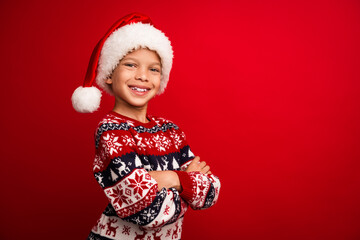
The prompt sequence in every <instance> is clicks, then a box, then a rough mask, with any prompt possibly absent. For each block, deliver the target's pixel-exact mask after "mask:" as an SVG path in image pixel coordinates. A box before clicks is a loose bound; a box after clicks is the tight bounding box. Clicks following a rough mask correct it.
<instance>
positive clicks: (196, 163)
mask: <svg viewBox="0 0 360 240" xmlns="http://www.w3.org/2000/svg"><path fill="white" fill-rule="evenodd" d="M185 172H201V173H203V174H211V172H210V166H209V165H206V162H204V161H202V162H200V157H199V156H196V157H195V158H194V159H193V160H192V162H191V163H190V165H189V166H188V167H187V168H186V170H185Z"/></svg>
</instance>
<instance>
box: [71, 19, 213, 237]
mask: <svg viewBox="0 0 360 240" xmlns="http://www.w3.org/2000/svg"><path fill="white" fill-rule="evenodd" d="M172 58H173V52H172V47H171V44H170V41H169V39H168V38H167V37H166V36H165V35H164V34H163V33H162V32H161V31H159V30H158V29H156V28H155V27H153V26H152V25H151V20H150V19H149V18H148V17H147V16H144V15H142V14H137V13H134V14H129V15H127V16H125V17H124V18H122V19H120V20H119V21H117V22H116V23H115V24H114V25H113V26H112V27H111V28H110V30H109V31H108V32H107V33H106V35H105V36H104V38H102V39H101V40H100V42H99V43H98V44H97V46H96V47H95V49H94V52H93V54H92V56H91V59H90V63H89V68H88V71H87V74H86V77H85V82H84V85H83V86H84V87H79V88H78V89H76V90H75V92H74V94H73V96H72V102H73V106H74V108H75V109H76V110H77V111H79V112H93V111H95V110H96V109H97V108H98V106H99V104H100V97H101V93H100V91H99V90H98V89H97V88H95V87H93V86H92V84H93V82H94V80H95V79H96V82H97V84H98V85H99V86H100V87H102V88H103V89H104V90H105V91H106V92H108V93H109V94H111V95H114V97H115V106H114V108H113V110H112V111H111V112H110V113H108V114H107V115H105V117H104V118H103V119H102V120H101V121H100V123H99V125H98V128H97V129H96V132H95V146H96V154H95V161H94V168H93V170H94V175H95V178H96V180H97V181H98V183H99V184H100V186H101V187H102V188H103V190H104V193H105V195H106V196H107V198H108V200H109V204H108V206H107V207H106V209H105V211H104V212H103V214H102V215H101V217H100V218H99V220H98V221H97V224H96V225H95V226H94V227H93V229H92V231H91V233H90V235H89V237H88V239H146V240H149V239H180V237H181V229H182V221H183V215H184V213H185V212H186V210H187V207H188V205H190V207H191V208H193V209H204V208H208V207H211V206H212V205H213V204H215V202H216V201H217V198H218V194H219V190H220V182H219V179H218V178H217V177H216V176H214V175H212V174H211V172H210V167H209V166H208V165H207V164H206V163H205V162H201V161H200V158H199V157H195V156H194V155H193V153H192V152H191V150H190V147H189V146H188V144H187V143H186V139H185V134H184V133H183V132H182V131H181V130H180V129H179V127H178V126H177V125H175V124H174V123H172V122H171V121H168V120H165V119H163V118H159V117H154V116H150V115H148V114H147V106H148V102H149V101H150V100H151V99H152V98H153V97H154V96H156V95H157V94H160V93H162V92H164V89H165V88H166V85H167V82H168V79H169V74H170V70H171V66H172Z"/></svg>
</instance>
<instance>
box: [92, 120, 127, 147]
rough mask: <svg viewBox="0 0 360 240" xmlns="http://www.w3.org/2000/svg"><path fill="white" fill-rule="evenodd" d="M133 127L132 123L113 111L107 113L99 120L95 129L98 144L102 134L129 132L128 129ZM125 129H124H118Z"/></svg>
mask: <svg viewBox="0 0 360 240" xmlns="http://www.w3.org/2000/svg"><path fill="white" fill-rule="evenodd" d="M130 128H131V123H129V122H128V121H127V120H126V119H124V118H121V117H119V116H116V115H114V114H111V113H107V114H105V116H104V117H103V118H102V119H101V120H100V121H99V123H98V125H97V127H96V129H95V140H96V143H97V144H98V142H99V140H100V136H101V135H103V134H104V133H106V132H114V131H116V134H125V135H126V134H128V133H127V131H128V130H129V129H130ZM117 130H123V131H117Z"/></svg>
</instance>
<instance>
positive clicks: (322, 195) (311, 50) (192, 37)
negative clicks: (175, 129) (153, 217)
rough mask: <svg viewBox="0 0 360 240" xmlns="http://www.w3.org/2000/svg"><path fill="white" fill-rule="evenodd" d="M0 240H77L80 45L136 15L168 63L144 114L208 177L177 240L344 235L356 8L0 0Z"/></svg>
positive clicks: (354, 177) (355, 137)
mask: <svg viewBox="0 0 360 240" xmlns="http://www.w3.org/2000/svg"><path fill="white" fill-rule="evenodd" d="M0 9H1V10H0V19H1V23H2V24H1V25H2V26H1V30H0V31H1V39H0V42H1V44H0V48H1V60H0V61H1V72H2V91H1V92H2V93H1V94H0V98H1V103H2V106H1V112H2V117H1V126H2V130H1V133H2V134H1V163H2V164H1V179H2V194H1V200H0V208H1V227H0V238H1V239H4V240H8V239H54V240H56V239H85V238H86V237H87V235H88V233H89V231H90V229H91V227H92V226H93V225H94V224H95V222H96V220H97V218H98V217H99V216H100V214H101V212H102V211H103V209H104V207H105V206H106V203H107V200H106V198H105V196H104V194H103V193H102V191H101V189H100V187H99V186H98V184H97V182H96V181H95V179H94V177H93V175H92V161H93V156H94V143H93V132H94V129H95V126H96V124H97V122H98V120H99V119H100V118H101V116H102V115H103V114H104V113H106V112H107V111H109V110H110V109H111V107H112V99H111V97H109V96H104V97H103V100H102V106H101V109H100V110H99V111H98V112H96V113H94V114H79V113H76V112H75V111H74V110H73V109H72V106H71V102H70V97H71V94H72V92H73V91H74V89H75V88H76V87H77V86H79V85H81V84H82V81H83V78H84V76H85V72H86V68H87V64H88V60H89V58H90V54H91V51H92V49H93V48H94V46H95V44H96V43H97V41H98V40H99V39H100V37H102V35H103V34H104V33H105V31H106V30H107V29H108V27H110V25H111V24H112V23H113V22H114V21H115V20H117V19H118V18H119V17H122V16H123V15H125V14H127V13H130V12H133V11H139V12H143V13H146V14H148V15H149V16H151V18H152V19H153V21H154V23H155V25H156V26H157V27H158V28H159V29H162V30H163V31H164V32H165V33H166V34H167V35H168V36H169V37H170V39H171V41H172V43H173V47H174V51H175V59H174V67H173V70H172V73H171V77H170V82H169V85H168V88H167V90H166V91H165V94H164V95H162V96H159V97H156V98H155V99H154V100H153V102H152V103H151V105H150V108H149V112H150V113H151V114H154V115H160V116H163V117H166V118H169V119H171V120H173V121H175V122H176V123H177V124H178V125H179V126H181V127H182V128H183V129H184V130H185V132H186V133H187V137H188V140H189V143H190V145H191V146H192V149H193V151H194V152H195V153H196V154H197V155H200V156H201V158H202V160H206V161H207V162H208V163H209V164H210V165H211V167H212V171H213V172H214V173H215V174H216V175H218V176H219V177H220V179H221V181H222V190H221V193H220V199H219V202H218V203H217V204H216V205H215V206H214V207H213V208H212V209H209V210H206V211H199V212H195V211H189V212H188V213H187V215H186V217H185V224H184V231H183V237H182V238H183V239H251V240H255V239H256V240H259V239H277V240H285V239H316V240H318V239H327V240H328V239H360V204H359V202H360V191H359V187H360V173H359V170H360V162H359V159H360V144H359V143H360V128H359V122H360V83H359V80H360V70H359V69H360V57H359V56H360V44H359V43H360V2H359V1H356V0H332V1H328V0H323V1H316V0H313V1H304V0H302V1H286V0H284V1H277V0H274V1H265V0H264V1H228V0H224V1H206V0H203V1H140V0H139V1H93V0H92V1H82V2H80V1H1V3H0Z"/></svg>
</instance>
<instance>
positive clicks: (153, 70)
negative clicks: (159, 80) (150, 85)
mask: <svg viewBox="0 0 360 240" xmlns="http://www.w3.org/2000/svg"><path fill="white" fill-rule="evenodd" d="M150 71H152V72H160V69H158V68H150Z"/></svg>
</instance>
